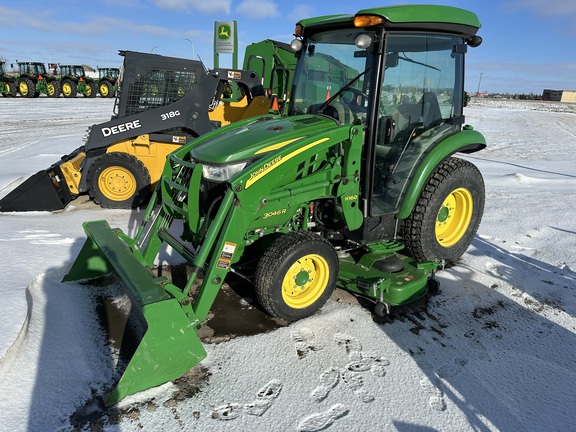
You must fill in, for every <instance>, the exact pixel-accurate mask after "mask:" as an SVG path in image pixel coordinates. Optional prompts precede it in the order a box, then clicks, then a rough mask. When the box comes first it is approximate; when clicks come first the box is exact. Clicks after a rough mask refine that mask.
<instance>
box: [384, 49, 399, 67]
mask: <svg viewBox="0 0 576 432" xmlns="http://www.w3.org/2000/svg"><path fill="white" fill-rule="evenodd" d="M396 66H398V53H392V52H391V53H387V54H386V61H385V67H386V68H389V67H396Z"/></svg>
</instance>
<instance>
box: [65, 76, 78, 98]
mask: <svg viewBox="0 0 576 432" xmlns="http://www.w3.org/2000/svg"><path fill="white" fill-rule="evenodd" d="M77 94H78V89H77V87H76V83H75V82H74V81H72V80H69V79H65V80H64V81H62V96H64V97H65V98H73V97H76V95H77Z"/></svg>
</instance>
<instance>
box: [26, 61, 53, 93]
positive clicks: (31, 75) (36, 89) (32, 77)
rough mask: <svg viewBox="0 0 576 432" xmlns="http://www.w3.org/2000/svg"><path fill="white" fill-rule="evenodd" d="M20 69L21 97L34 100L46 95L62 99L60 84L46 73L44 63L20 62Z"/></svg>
mask: <svg viewBox="0 0 576 432" xmlns="http://www.w3.org/2000/svg"><path fill="white" fill-rule="evenodd" d="M18 68H19V69H20V77H19V78H18V92H19V93H20V96H22V97H27V98H33V97H38V96H40V95H41V94H45V95H46V96H48V97H50V98H57V97H60V82H59V81H58V79H57V78H56V77H55V76H54V75H53V74H49V73H47V72H46V66H45V65H44V63H37V62H18Z"/></svg>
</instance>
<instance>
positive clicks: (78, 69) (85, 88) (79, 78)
mask: <svg viewBox="0 0 576 432" xmlns="http://www.w3.org/2000/svg"><path fill="white" fill-rule="evenodd" d="M60 84H61V86H62V96H64V97H65V98H73V97H76V95H77V94H78V93H80V94H81V95H84V97H89V98H93V97H96V94H98V85H97V84H96V80H94V78H90V77H89V76H86V71H85V70H84V66H78V65H64V66H60Z"/></svg>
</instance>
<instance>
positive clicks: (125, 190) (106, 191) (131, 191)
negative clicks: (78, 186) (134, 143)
mask: <svg viewBox="0 0 576 432" xmlns="http://www.w3.org/2000/svg"><path fill="white" fill-rule="evenodd" d="M87 185H88V191H89V193H90V196H91V197H92V199H93V200H94V202H95V203H96V204H99V205H100V206H102V207H104V208H113V209H129V208H136V207H139V206H140V205H142V204H143V203H144V202H145V201H147V200H148V199H149V198H150V193H151V190H150V173H149V172H148V170H147V169H146V166H145V165H144V164H143V163H142V162H141V161H140V160H139V159H137V158H136V157H134V156H132V155H130V154H128V153H119V152H117V153H106V154H104V155H102V156H100V157H99V158H98V159H97V160H96V161H94V162H93V163H92V165H90V169H89V170H88V178H87Z"/></svg>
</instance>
